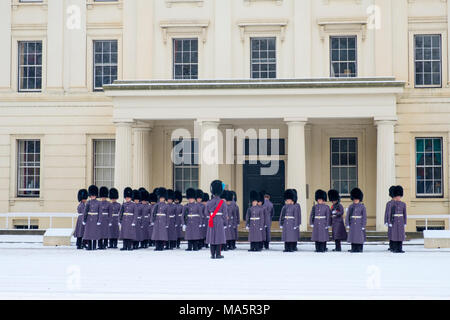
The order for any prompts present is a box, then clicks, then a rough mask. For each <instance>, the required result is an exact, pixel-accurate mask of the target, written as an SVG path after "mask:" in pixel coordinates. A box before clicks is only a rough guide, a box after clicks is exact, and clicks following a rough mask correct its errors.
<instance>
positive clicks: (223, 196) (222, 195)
mask: <svg viewBox="0 0 450 320" xmlns="http://www.w3.org/2000/svg"><path fill="white" fill-rule="evenodd" d="M227 192H228V191H227V190H223V191H222V193H221V194H220V199H224V200H225V199H226V198H227Z"/></svg>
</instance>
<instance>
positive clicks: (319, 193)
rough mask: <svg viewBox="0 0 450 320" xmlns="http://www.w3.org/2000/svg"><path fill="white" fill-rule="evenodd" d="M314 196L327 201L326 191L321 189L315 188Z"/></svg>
mask: <svg viewBox="0 0 450 320" xmlns="http://www.w3.org/2000/svg"><path fill="white" fill-rule="evenodd" d="M314 198H315V199H316V201H317V200H319V199H322V200H323V201H327V193H326V192H325V191H323V190H320V189H319V190H317V191H316V194H315V196H314Z"/></svg>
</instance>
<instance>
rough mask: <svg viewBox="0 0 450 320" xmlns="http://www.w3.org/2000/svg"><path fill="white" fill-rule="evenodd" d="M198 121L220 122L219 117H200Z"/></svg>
mask: <svg viewBox="0 0 450 320" xmlns="http://www.w3.org/2000/svg"><path fill="white" fill-rule="evenodd" d="M195 121H196V122H197V123H199V124H202V123H204V122H211V123H218V124H219V123H220V119H219V118H198V119H196V120H195Z"/></svg>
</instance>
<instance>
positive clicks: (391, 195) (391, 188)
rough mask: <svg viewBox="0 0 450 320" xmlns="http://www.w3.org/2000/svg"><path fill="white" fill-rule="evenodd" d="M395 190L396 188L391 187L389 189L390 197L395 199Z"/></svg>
mask: <svg viewBox="0 0 450 320" xmlns="http://www.w3.org/2000/svg"><path fill="white" fill-rule="evenodd" d="M394 190H395V186H391V187H390V188H389V197H391V198H393V197H395V196H394Z"/></svg>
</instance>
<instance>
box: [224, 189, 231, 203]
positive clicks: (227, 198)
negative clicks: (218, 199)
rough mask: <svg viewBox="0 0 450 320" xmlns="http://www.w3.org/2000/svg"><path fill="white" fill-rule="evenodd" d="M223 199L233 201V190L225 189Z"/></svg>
mask: <svg viewBox="0 0 450 320" xmlns="http://www.w3.org/2000/svg"><path fill="white" fill-rule="evenodd" d="M225 200H226V201H233V192H232V191H225Z"/></svg>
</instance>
